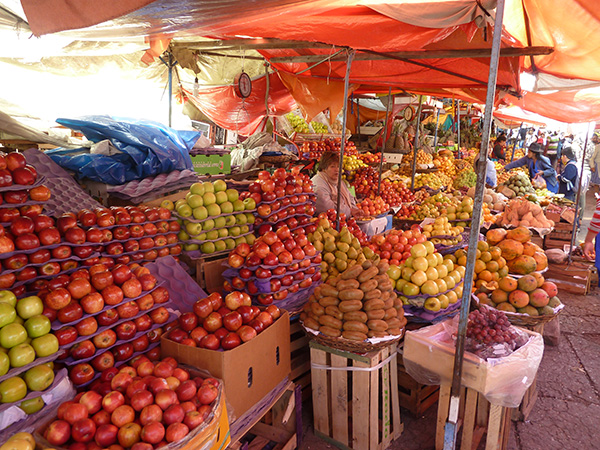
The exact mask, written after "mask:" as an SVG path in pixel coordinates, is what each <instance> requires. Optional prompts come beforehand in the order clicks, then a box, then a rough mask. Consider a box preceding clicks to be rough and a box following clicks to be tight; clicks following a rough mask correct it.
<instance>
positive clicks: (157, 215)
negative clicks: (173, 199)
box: [59, 206, 181, 264]
mask: <svg viewBox="0 0 600 450" xmlns="http://www.w3.org/2000/svg"><path fill="white" fill-rule="evenodd" d="M60 220H61V219H59V221H60ZM63 220H64V221H66V222H68V225H66V226H67V227H68V228H78V227H81V228H83V229H85V230H86V231H85V234H86V237H87V241H88V242H91V243H93V244H95V245H97V246H98V247H97V249H99V251H100V252H101V255H102V256H105V257H108V258H112V259H114V260H115V262H116V263H118V264H129V263H130V262H139V261H153V260H155V259H156V258H158V257H160V256H167V255H172V256H175V257H177V255H179V254H180V253H181V245H180V244H179V238H178V237H177V233H178V232H179V230H180V225H179V223H178V222H177V221H176V220H175V219H174V218H173V217H171V211H170V210H168V209H167V208H162V207H161V208H156V207H145V206H141V207H139V206H125V207H122V206H111V207H110V208H102V207H101V208H96V209H95V210H94V211H90V210H88V209H83V210H80V211H79V212H78V213H77V215H73V214H66V215H65V216H63ZM93 248H94V247H91V248H90V249H93ZM93 262H97V261H93Z"/></svg>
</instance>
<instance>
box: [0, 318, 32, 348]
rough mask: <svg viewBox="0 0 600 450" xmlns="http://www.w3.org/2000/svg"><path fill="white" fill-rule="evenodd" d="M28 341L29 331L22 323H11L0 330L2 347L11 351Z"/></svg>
mask: <svg viewBox="0 0 600 450" xmlns="http://www.w3.org/2000/svg"><path fill="white" fill-rule="evenodd" d="M26 339H27V330H26V329H25V327H24V326H23V325H21V324H20V323H9V324H8V325H6V326H5V327H3V328H2V329H1V330H0V345H2V347H4V348H8V349H11V348H13V347H15V346H17V345H19V344H22V343H23V342H25V340H26ZM9 353H10V352H9Z"/></svg>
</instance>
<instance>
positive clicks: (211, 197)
mask: <svg viewBox="0 0 600 450" xmlns="http://www.w3.org/2000/svg"><path fill="white" fill-rule="evenodd" d="M202 198H203V199H204V206H206V207H208V206H209V205H212V204H213V203H216V202H217V197H215V194H213V193H212V192H206V193H205V194H204V195H203V196H202Z"/></svg>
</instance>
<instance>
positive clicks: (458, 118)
mask: <svg viewBox="0 0 600 450" xmlns="http://www.w3.org/2000/svg"><path fill="white" fill-rule="evenodd" d="M456 129H457V132H456V136H457V138H456V143H457V145H458V157H459V158H460V155H461V153H460V100H456Z"/></svg>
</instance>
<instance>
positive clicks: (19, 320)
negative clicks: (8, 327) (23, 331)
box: [13, 314, 25, 325]
mask: <svg viewBox="0 0 600 450" xmlns="http://www.w3.org/2000/svg"><path fill="white" fill-rule="evenodd" d="M13 323H19V324H21V325H23V324H24V323H25V321H24V320H23V319H22V318H21V317H19V315H18V314H17V317H15V321H14V322H13Z"/></svg>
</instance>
